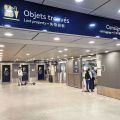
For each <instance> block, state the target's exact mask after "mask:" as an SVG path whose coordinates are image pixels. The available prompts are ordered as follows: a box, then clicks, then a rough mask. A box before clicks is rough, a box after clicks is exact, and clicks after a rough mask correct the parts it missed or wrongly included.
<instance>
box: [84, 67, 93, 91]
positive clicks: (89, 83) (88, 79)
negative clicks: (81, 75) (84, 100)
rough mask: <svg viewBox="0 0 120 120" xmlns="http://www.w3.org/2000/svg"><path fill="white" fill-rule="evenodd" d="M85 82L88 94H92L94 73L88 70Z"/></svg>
mask: <svg viewBox="0 0 120 120" xmlns="http://www.w3.org/2000/svg"><path fill="white" fill-rule="evenodd" d="M85 80H86V90H87V92H92V91H93V89H92V73H91V71H90V69H89V68H88V70H87V71H86V73H85Z"/></svg>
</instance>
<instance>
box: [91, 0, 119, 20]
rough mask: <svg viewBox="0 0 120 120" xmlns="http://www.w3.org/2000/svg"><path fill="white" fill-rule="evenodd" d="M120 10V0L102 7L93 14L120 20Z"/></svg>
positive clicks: (112, 1)
mask: <svg viewBox="0 0 120 120" xmlns="http://www.w3.org/2000/svg"><path fill="white" fill-rule="evenodd" d="M119 9H120V0H111V1H110V2H109V3H107V4H105V5H104V6H102V7H100V8H99V9H97V10H96V11H94V12H93V13H92V14H93V15H97V16H102V17H107V18H112V19H117V20H120V14H119V13H118V10H119Z"/></svg>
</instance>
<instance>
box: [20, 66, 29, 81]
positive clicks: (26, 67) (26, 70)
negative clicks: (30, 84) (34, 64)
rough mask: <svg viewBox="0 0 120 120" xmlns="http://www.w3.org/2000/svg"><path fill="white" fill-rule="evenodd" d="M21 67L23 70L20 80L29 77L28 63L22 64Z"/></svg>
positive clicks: (25, 79)
mask: <svg viewBox="0 0 120 120" xmlns="http://www.w3.org/2000/svg"><path fill="white" fill-rule="evenodd" d="M21 67H22V71H23V76H22V81H28V78H29V77H28V76H29V73H28V65H22V66H21Z"/></svg>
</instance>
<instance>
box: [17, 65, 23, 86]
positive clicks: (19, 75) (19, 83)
mask: <svg viewBox="0 0 120 120" xmlns="http://www.w3.org/2000/svg"><path fill="white" fill-rule="evenodd" d="M22 76H23V72H22V67H19V69H18V78H19V79H18V86H20V85H23V83H22Z"/></svg>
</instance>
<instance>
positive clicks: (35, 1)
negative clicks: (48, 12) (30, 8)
mask: <svg viewBox="0 0 120 120" xmlns="http://www.w3.org/2000/svg"><path fill="white" fill-rule="evenodd" d="M25 1H29V2H34V3H39V4H42V2H43V0H25Z"/></svg>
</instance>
